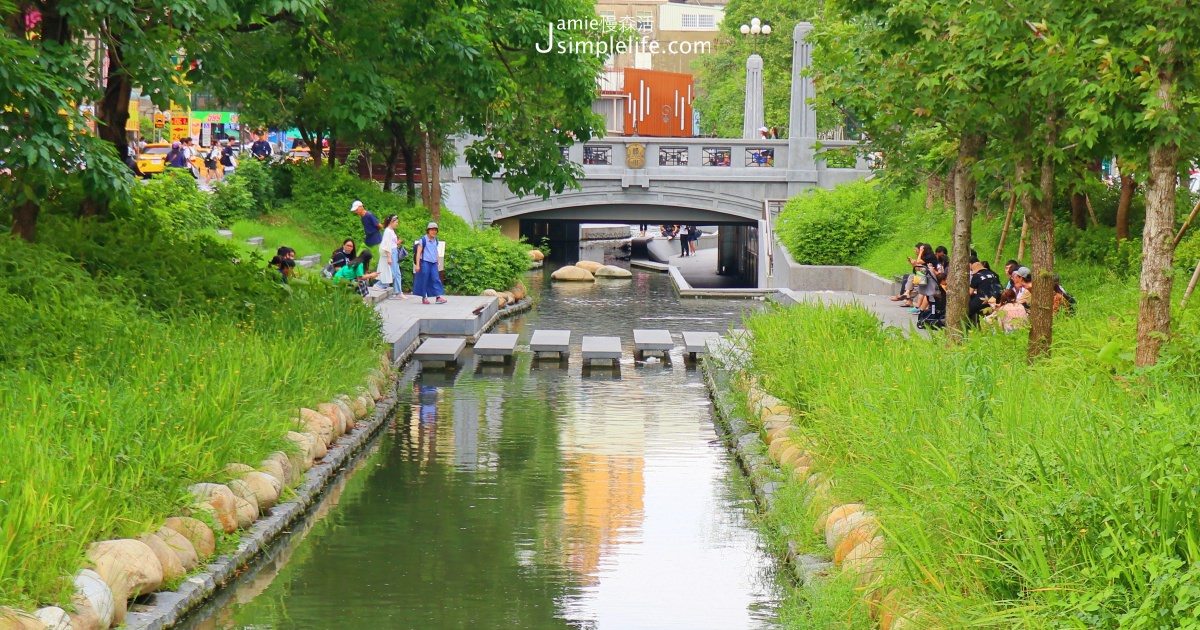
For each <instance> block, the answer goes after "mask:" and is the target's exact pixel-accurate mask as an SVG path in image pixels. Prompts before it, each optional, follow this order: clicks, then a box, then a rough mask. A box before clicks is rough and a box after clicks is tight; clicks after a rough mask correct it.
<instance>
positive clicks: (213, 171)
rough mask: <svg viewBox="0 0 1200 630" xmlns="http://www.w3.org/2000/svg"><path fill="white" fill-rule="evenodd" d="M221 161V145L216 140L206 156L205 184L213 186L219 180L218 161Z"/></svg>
mask: <svg viewBox="0 0 1200 630" xmlns="http://www.w3.org/2000/svg"><path fill="white" fill-rule="evenodd" d="M220 159H221V145H220V144H219V143H217V141H216V140H214V141H213V143H212V146H211V147H209V149H208V153H207V154H205V156H204V183H205V184H211V183H212V182H213V180H214V179H216V178H217V161H218V160H220Z"/></svg>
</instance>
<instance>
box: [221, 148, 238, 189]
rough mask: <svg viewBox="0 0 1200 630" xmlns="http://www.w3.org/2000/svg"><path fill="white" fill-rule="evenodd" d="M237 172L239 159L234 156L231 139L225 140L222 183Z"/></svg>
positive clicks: (222, 158) (222, 159) (222, 154)
mask: <svg viewBox="0 0 1200 630" xmlns="http://www.w3.org/2000/svg"><path fill="white" fill-rule="evenodd" d="M235 170H237V158H236V157H234V155H233V145H231V144H229V138H225V142H224V143H223V144H222V146H221V181H225V178H226V177H229V176H230V175H232V174H233V172H234V171H235Z"/></svg>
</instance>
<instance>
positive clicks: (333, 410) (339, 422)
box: [317, 402, 346, 438]
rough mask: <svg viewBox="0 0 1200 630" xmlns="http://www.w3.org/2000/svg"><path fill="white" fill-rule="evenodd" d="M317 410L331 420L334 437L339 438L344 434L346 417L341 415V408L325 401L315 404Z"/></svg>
mask: <svg viewBox="0 0 1200 630" xmlns="http://www.w3.org/2000/svg"><path fill="white" fill-rule="evenodd" d="M317 411H318V412H320V413H321V415H323V416H325V417H326V418H329V419H330V420H331V421H333V437H334V438H339V437H341V436H343V435H345V434H346V419H345V418H344V417H343V416H342V410H341V408H339V407H338V406H337V405H335V404H333V403H331V402H326V403H321V404H319V405H317Z"/></svg>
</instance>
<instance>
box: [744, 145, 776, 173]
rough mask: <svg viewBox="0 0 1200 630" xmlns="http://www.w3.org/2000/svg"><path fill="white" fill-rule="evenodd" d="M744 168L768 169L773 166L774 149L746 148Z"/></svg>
mask: <svg viewBox="0 0 1200 630" xmlns="http://www.w3.org/2000/svg"><path fill="white" fill-rule="evenodd" d="M746 166H750V167H755V166H757V167H764V168H770V167H773V166H775V149H763V148H749V147H747V148H746Z"/></svg>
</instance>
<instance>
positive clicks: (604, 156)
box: [583, 146, 612, 166]
mask: <svg viewBox="0 0 1200 630" xmlns="http://www.w3.org/2000/svg"><path fill="white" fill-rule="evenodd" d="M583 163H584V164H588V165H593V166H605V165H611V164H612V147H611V146H603V147H588V146H585V147H583Z"/></svg>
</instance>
